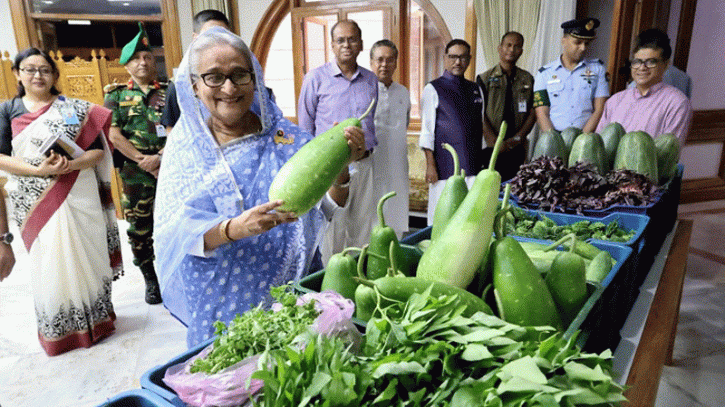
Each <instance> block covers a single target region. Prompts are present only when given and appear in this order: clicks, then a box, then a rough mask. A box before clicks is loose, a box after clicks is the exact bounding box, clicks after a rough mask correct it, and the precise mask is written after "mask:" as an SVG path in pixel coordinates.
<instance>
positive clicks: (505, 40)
mask: <svg viewBox="0 0 725 407" xmlns="http://www.w3.org/2000/svg"><path fill="white" fill-rule="evenodd" d="M523 50H524V36H523V35H521V34H520V33H518V32H515V31H510V32H507V33H506V34H504V35H503V37H502V38H501V44H499V46H498V55H499V63H498V64H496V66H494V67H493V68H491V69H489V70H488V71H486V72H484V73H482V74H480V75H478V77H477V78H476V82H477V83H478V86H480V87H481V92H482V93H483V95H484V100H485V101H486V114H485V115H484V116H483V137H484V139H485V140H486V144H487V146H488V147H487V148H486V149H484V150H483V151H484V165H485V166H486V167H487V166H488V162H489V160H490V158H491V153H492V152H493V145H494V143H495V142H496V137H497V136H498V130H499V128H500V126H501V123H502V122H504V121H505V122H506V123H507V124H508V129H507V131H506V136H505V139H504V140H505V141H504V143H503V145H502V146H501V153H500V157H499V159H498V160H496V170H497V171H498V172H499V173H501V179H503V180H507V179H510V178H513V177H514V176H515V175H516V173H517V172H518V170H519V167H520V166H521V164H523V163H524V161H525V160H526V142H525V141H526V135H527V134H529V132H530V131H531V128H532V127H534V123H535V122H536V114H535V113H534V109H533V95H534V77H533V76H531V74H530V73H528V72H526V71H525V70H523V69H521V68H519V67H517V66H516V62H517V61H518V60H519V58H520V57H521V54H522V53H523Z"/></svg>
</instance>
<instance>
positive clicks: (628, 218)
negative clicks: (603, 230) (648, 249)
mask: <svg viewBox="0 0 725 407" xmlns="http://www.w3.org/2000/svg"><path fill="white" fill-rule="evenodd" d="M524 210H525V211H526V212H527V213H528V214H529V215H531V216H536V217H537V218H538V219H541V217H542V216H546V217H547V218H549V219H551V220H552V221H554V222H555V223H556V224H557V225H571V224H574V223H576V222H581V221H589V222H592V223H593V222H602V223H604V224H605V225H609V224H610V223H612V222H614V221H615V220H616V221H617V222H618V223H619V226H620V227H621V228H623V229H625V230H633V231H634V232H635V233H634V236H632V238H631V239H629V240H628V241H626V242H613V241H609V240H601V239H589V241H590V242H592V243H594V242H601V243H611V244H622V245H625V246H629V247H631V248H632V249H633V250H634V251H639V249H640V247H639V246H640V242H641V238H642V236H643V235H644V233H645V230H646V228H647V225H648V224H649V220H650V218H649V216H645V215H638V214H633V213H612V214H609V215H607V216H605V217H603V218H592V217H588V216H582V215H572V214H567V213H553V212H541V211H535V210H531V209H524ZM562 237H563V236H562Z"/></svg>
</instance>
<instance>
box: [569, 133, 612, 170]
mask: <svg viewBox="0 0 725 407" xmlns="http://www.w3.org/2000/svg"><path fill="white" fill-rule="evenodd" d="M577 162H583V163H589V164H592V165H594V166H595V167H596V168H597V170H598V171H599V173H600V174H606V173H607V172H609V164H608V161H607V155H606V153H605V151H604V142H603V141H602V138H601V137H599V134H597V133H582V134H580V135H578V136H577V138H576V140H574V144H572V146H571V151H570V152H569V166H570V167H573V166H574V165H576V163H577Z"/></svg>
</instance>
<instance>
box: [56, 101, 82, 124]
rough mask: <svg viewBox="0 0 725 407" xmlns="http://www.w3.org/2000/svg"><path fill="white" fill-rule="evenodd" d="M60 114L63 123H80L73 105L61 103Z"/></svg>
mask: <svg viewBox="0 0 725 407" xmlns="http://www.w3.org/2000/svg"><path fill="white" fill-rule="evenodd" d="M60 115H61V116H62V117H63V121H64V122H65V124H67V125H69V126H74V125H79V124H80V122H79V121H78V115H76V111H75V110H74V109H73V106H71V105H69V104H63V105H61V106H60Z"/></svg>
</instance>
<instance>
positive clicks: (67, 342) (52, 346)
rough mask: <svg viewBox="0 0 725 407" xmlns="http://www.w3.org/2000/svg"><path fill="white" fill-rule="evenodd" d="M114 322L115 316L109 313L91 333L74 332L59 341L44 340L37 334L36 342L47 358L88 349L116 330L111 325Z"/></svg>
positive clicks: (44, 338)
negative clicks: (79, 349)
mask: <svg viewBox="0 0 725 407" xmlns="http://www.w3.org/2000/svg"><path fill="white" fill-rule="evenodd" d="M115 320H116V314H115V313H111V314H110V315H109V318H107V319H105V320H103V321H101V322H99V323H97V324H96V325H94V326H93V328H92V330H91V331H87V330H86V331H76V332H73V333H71V334H68V335H66V336H64V337H62V338H59V339H50V338H46V337H44V336H43V335H41V334H40V332H38V340H39V341H40V346H41V347H42V348H43V350H44V351H45V353H46V354H47V355H48V356H57V355H60V354H61V353H65V352H68V351H71V350H73V349H78V348H81V347H82V348H90V347H91V346H92V345H93V344H95V343H97V342H98V341H100V340H101V339H104V338H106V337H108V336H109V335H111V334H112V333H113V331H114V330H115V329H116V327H115V325H114V324H113V321H115Z"/></svg>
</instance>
